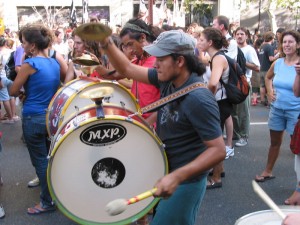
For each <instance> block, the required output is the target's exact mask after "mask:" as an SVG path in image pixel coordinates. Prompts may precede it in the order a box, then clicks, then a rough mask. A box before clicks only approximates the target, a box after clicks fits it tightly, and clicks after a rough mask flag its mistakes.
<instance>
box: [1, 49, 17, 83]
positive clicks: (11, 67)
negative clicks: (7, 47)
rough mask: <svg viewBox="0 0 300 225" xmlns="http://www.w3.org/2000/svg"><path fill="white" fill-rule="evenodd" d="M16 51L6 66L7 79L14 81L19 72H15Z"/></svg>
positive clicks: (12, 53)
mask: <svg viewBox="0 0 300 225" xmlns="http://www.w3.org/2000/svg"><path fill="white" fill-rule="evenodd" d="M14 53H15V51H13V52H11V53H10V56H9V57H8V59H7V62H6V64H5V66H4V69H5V73H6V77H7V78H8V79H10V80H12V81H14V80H15V79H16V76H17V72H16V70H15V59H14Z"/></svg>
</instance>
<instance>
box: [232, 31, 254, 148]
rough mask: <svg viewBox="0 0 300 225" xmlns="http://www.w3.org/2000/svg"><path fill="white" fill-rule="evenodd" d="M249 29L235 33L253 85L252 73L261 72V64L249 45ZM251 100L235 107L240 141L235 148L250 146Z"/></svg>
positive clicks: (235, 118) (236, 125)
mask: <svg viewBox="0 0 300 225" xmlns="http://www.w3.org/2000/svg"><path fill="white" fill-rule="evenodd" d="M247 38H248V35H247V29H246V28H245V27H238V28H237V29H236V31H235V39H236V41H237V43H238V46H239V47H240V49H241V50H242V52H243V53H244V56H245V58H246V77H247V81H248V83H249V84H250V85H251V82H250V79H251V77H252V71H253V70H254V71H256V72H259V69H260V63H259V59H258V56H257V54H256V51H255V49H254V48H253V47H252V46H250V45H248V44H247ZM250 99H251V96H250V95H248V97H247V98H246V100H245V101H244V102H242V103H240V104H238V105H236V106H235V110H234V115H233V116H232V117H233V123H234V131H235V134H236V136H237V137H238V138H239V140H238V141H237V142H236V143H235V146H237V147H242V146H245V145H247V144H248V138H249V128H250Z"/></svg>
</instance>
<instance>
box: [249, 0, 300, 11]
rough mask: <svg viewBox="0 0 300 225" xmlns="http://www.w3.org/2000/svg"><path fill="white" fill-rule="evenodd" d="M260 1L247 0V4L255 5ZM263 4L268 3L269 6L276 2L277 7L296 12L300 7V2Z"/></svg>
mask: <svg viewBox="0 0 300 225" xmlns="http://www.w3.org/2000/svg"><path fill="white" fill-rule="evenodd" d="M258 2H259V0H246V3H247V4H253V3H258ZM261 2H262V3H263V2H267V3H268V5H269V4H270V3H271V2H274V3H275V4H276V6H277V8H284V9H289V10H292V11H293V10H295V9H297V7H298V8H299V7H300V4H299V0H267V1H266V0H261Z"/></svg>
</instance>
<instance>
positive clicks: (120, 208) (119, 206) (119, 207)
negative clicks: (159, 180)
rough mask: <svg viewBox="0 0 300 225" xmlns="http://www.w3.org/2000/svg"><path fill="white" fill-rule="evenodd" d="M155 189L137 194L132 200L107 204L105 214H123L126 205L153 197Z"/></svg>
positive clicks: (118, 200)
mask: <svg viewBox="0 0 300 225" xmlns="http://www.w3.org/2000/svg"><path fill="white" fill-rule="evenodd" d="M156 190H157V188H153V189H151V190H149V191H146V192H144V193H142V194H139V195H137V196H135V197H133V198H130V199H116V200H113V201H111V202H109V203H108V204H107V205H106V207H105V208H106V212H108V214H109V215H111V216H115V215H118V214H120V213H122V212H124V211H125V210H126V208H127V206H128V205H131V204H133V203H136V202H139V201H141V200H143V199H145V198H149V197H151V196H153V194H154V193H155V192H156Z"/></svg>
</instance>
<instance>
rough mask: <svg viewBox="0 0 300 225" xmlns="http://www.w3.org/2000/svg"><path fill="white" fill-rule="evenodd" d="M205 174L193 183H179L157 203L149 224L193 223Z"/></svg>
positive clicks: (204, 183) (203, 185) (203, 188)
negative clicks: (170, 194) (169, 195)
mask: <svg viewBox="0 0 300 225" xmlns="http://www.w3.org/2000/svg"><path fill="white" fill-rule="evenodd" d="M206 179H207V177H206V176H203V177H202V178H201V180H200V181H197V182H194V183H187V184H181V185H179V186H178V187H177V189H176V191H175V192H174V193H173V195H172V196H171V197H170V198H168V199H166V200H164V199H161V200H160V201H159V203H158V205H157V208H156V211H155V215H154V217H153V220H152V222H151V225H162V224H165V225H168V224H170V225H171V224H172V225H183V224H184V225H194V224H195V221H196V217H197V214H198V212H199V207H200V204H201V202H202V200H203V197H204V194H205V191H206Z"/></svg>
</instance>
